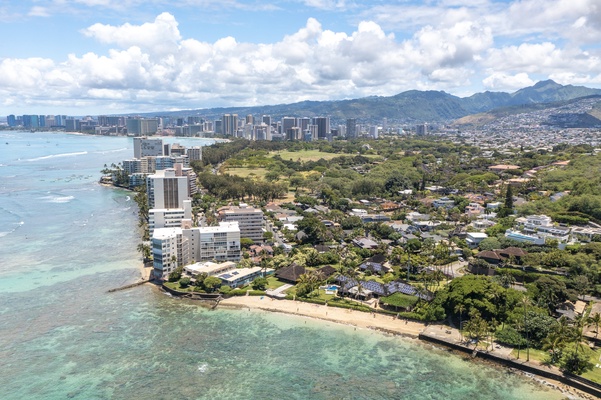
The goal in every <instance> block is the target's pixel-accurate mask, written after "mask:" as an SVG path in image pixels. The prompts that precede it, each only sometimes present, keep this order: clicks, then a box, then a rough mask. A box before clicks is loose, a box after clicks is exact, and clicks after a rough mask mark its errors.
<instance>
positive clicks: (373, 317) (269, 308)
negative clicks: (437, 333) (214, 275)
mask: <svg viewBox="0 0 601 400" xmlns="http://www.w3.org/2000/svg"><path fill="white" fill-rule="evenodd" d="M219 307H223V308H226V309H233V310H243V309H248V310H249V311H250V310H251V309H253V310H260V311H265V312H272V313H281V314H287V315H295V316H297V317H306V318H310V319H312V320H321V321H324V322H331V323H336V324H340V325H345V326H352V327H355V329H356V328H359V329H368V330H372V331H375V332H378V333H383V334H391V335H396V336H401V337H405V338H410V339H416V340H418V342H419V343H422V344H424V345H426V344H427V345H431V346H433V347H436V348H441V349H444V350H446V351H449V352H453V353H454V354H455V355H457V356H459V357H461V356H465V353H461V352H458V351H456V350H454V349H452V348H449V347H446V346H445V347H440V346H438V345H435V344H434V343H430V342H427V341H423V340H421V339H420V338H419V334H420V333H422V332H424V331H426V330H427V329H428V328H430V329H432V328H436V329H438V327H440V330H441V331H443V332H447V331H448V330H449V327H448V326H446V325H442V324H431V325H426V324H425V323H422V322H416V321H409V320H405V319H396V318H395V317H391V316H387V315H383V314H377V313H366V312H362V311H356V310H355V311H353V310H351V309H344V308H338V307H328V306H325V305H321V304H313V303H305V302H302V301H297V300H276V299H272V298H270V297H267V296H234V297H230V298H227V299H224V300H222V301H220V302H219V306H218V308H219ZM445 327H446V328H447V329H446V330H445ZM447 333H448V332H447ZM450 335H459V333H458V331H457V330H456V329H453V330H452V331H451V334H450ZM441 346H442V345H441ZM476 360H477V362H484V363H486V364H489V365H493V366H495V367H501V368H503V369H505V370H507V371H511V372H512V373H516V374H520V375H522V376H523V377H525V378H529V379H531V380H532V381H535V382H537V384H539V385H541V386H544V387H546V388H547V389H549V390H553V391H555V392H558V393H561V395H563V396H566V397H565V398H568V399H591V400H592V399H595V397H594V396H592V395H589V394H588V393H585V392H583V391H581V390H579V389H577V388H574V387H572V386H569V385H566V384H564V383H562V382H559V381H557V380H554V379H550V378H546V377H543V376H538V375H535V374H532V373H528V372H526V371H522V370H519V369H515V368H510V367H507V366H505V365H503V364H500V363H497V362H494V361H492V360H488V359H483V358H476Z"/></svg>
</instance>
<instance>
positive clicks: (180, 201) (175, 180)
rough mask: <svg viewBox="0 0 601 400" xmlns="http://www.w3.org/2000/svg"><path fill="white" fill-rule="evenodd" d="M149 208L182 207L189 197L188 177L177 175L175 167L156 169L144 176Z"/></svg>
mask: <svg viewBox="0 0 601 400" xmlns="http://www.w3.org/2000/svg"><path fill="white" fill-rule="evenodd" d="M146 192H147V194H148V206H149V208H184V200H189V199H190V193H189V185H188V177H187V176H185V175H184V176H177V175H176V170H175V169H172V168H170V169H164V170H158V171H157V172H156V173H155V174H153V175H148V177H147V178H146Z"/></svg>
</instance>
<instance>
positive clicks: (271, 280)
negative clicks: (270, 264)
mask: <svg viewBox="0 0 601 400" xmlns="http://www.w3.org/2000/svg"><path fill="white" fill-rule="evenodd" d="M284 285H285V283H284V282H282V281H279V280H278V278H276V277H275V276H273V275H269V276H267V289H277V288H279V287H280V286H284Z"/></svg>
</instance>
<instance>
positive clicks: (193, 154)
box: [186, 146, 202, 161]
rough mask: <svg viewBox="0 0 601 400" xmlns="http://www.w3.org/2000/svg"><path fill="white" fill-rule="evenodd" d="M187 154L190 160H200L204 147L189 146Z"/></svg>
mask: <svg viewBox="0 0 601 400" xmlns="http://www.w3.org/2000/svg"><path fill="white" fill-rule="evenodd" d="M186 154H187V155H188V159H189V160H190V161H200V160H202V147H201V146H193V147H188V148H187V149H186Z"/></svg>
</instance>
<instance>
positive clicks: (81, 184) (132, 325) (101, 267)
mask: <svg viewBox="0 0 601 400" xmlns="http://www.w3.org/2000/svg"><path fill="white" fill-rule="evenodd" d="M165 141H166V142H169V143H180V144H183V145H209V144H211V143H213V141H212V140H211V139H191V138H165ZM132 144H133V142H132V139H131V138H127V137H104V136H93V135H71V134H65V133H49V132H16V131H0V260H2V261H1V262H0V317H1V318H0V359H1V360H2V364H1V367H0V371H1V372H2V373H1V374H0V387H1V388H2V395H1V397H2V399H25V398H26V399H65V398H73V399H142V398H157V399H284V398H285V399H370V400H371V399H417V398H419V399H466V398H473V399H504V400H505V399H533V400H537V399H561V398H563V397H564V396H562V395H561V393H559V392H557V391H552V390H550V389H548V388H546V387H544V386H543V385H541V384H539V383H537V382H536V381H534V380H532V379H529V378H527V377H524V376H522V375H520V374H514V373H512V372H510V371H509V370H508V369H506V368H502V367H497V366H494V365H491V364H488V363H484V362H479V361H474V360H471V359H469V358H466V357H463V356H461V355H457V354H455V353H452V352H449V351H446V350H445V349H440V348H437V347H434V346H432V345H429V344H425V343H422V342H420V341H418V340H415V339H409V338H405V337H399V336H391V335H386V334H383V333H381V332H377V331H373V330H367V329H357V330H355V329H354V328H352V327H349V326H345V325H340V324H334V323H330V322H326V321H321V320H314V319H310V318H306V317H300V316H293V315H284V314H279V313H269V312H265V311H258V310H248V309H240V310H232V309H217V310H209V309H208V308H207V307H205V306H203V305H202V304H200V303H198V302H194V301H190V300H181V299H175V298H172V297H170V296H168V295H166V294H165V293H163V292H161V291H160V290H159V289H158V288H157V287H156V286H154V285H151V284H146V285H142V286H139V287H135V288H132V289H128V290H123V291H118V292H114V293H108V292H107V291H108V290H109V289H112V288H116V287H119V286H122V285H125V284H129V283H133V282H136V281H137V280H138V279H139V278H140V276H141V264H142V261H141V255H140V254H139V253H137V251H136V246H137V245H138V244H139V243H140V241H141V239H140V232H139V228H138V220H137V209H136V205H135V203H134V201H133V200H132V193H131V192H129V191H127V190H123V189H118V188H112V187H106V186H102V185H100V184H99V183H98V180H99V178H100V170H101V169H102V168H103V167H104V165H105V164H107V165H110V164H111V163H118V162H121V161H122V160H124V159H129V158H133V146H132Z"/></svg>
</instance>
